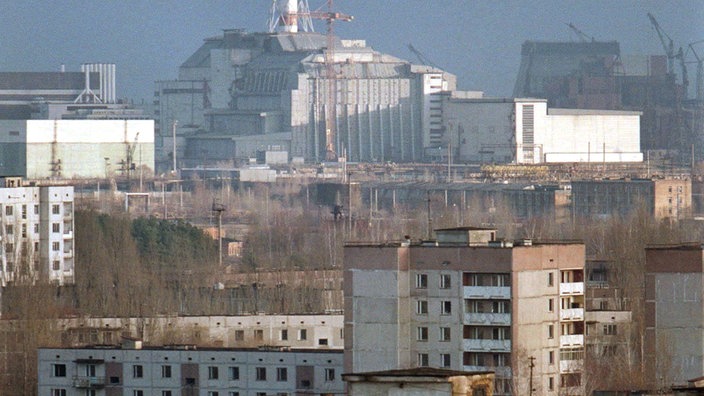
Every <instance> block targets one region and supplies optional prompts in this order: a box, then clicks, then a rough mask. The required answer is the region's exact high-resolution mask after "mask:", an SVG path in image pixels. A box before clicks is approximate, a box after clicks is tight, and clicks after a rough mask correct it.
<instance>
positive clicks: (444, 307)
mask: <svg viewBox="0 0 704 396" xmlns="http://www.w3.org/2000/svg"><path fill="white" fill-rule="evenodd" d="M451 313H452V301H441V302H440V314H441V315H449V314H451Z"/></svg>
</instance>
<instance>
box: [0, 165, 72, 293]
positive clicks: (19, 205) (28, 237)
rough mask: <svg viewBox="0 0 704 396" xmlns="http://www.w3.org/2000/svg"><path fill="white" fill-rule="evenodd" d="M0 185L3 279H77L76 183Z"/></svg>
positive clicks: (3, 283)
mask: <svg viewBox="0 0 704 396" xmlns="http://www.w3.org/2000/svg"><path fill="white" fill-rule="evenodd" d="M2 185H3V186H4V187H0V216H2V227H0V236H1V240H0V245H1V246H2V249H1V250H0V254H2V261H1V262H0V285H1V286H6V285H7V284H8V283H9V282H19V281H23V282H34V281H36V280H48V281H50V282H55V283H57V284H59V285H64V284H71V283H73V282H74V246H75V244H74V234H73V230H74V216H73V211H74V207H73V186H31V187H22V182H21V179H20V178H5V179H2Z"/></svg>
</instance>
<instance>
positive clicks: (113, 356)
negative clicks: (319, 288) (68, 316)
mask: <svg viewBox="0 0 704 396" xmlns="http://www.w3.org/2000/svg"><path fill="white" fill-rule="evenodd" d="M38 352H39V353H38V379H39V385H38V392H39V394H40V395H52V396H79V395H80V396H84V395H86V394H89V395H92V394H101V395H106V396H116V395H134V396H146V395H161V396H177V395H208V396H220V395H222V396H255V395H273V394H275V395H284V394H285V395H294V394H316V395H328V394H342V393H344V390H345V386H344V383H343V381H342V378H341V374H342V351H341V350H327V351H324V350H305V349H304V350H296V349H287V348H275V347H269V348H267V347H262V348H237V349H226V348H195V347H193V346H192V345H191V346H189V345H182V346H172V347H146V346H145V347H143V346H142V342H141V341H139V340H131V339H126V340H124V342H123V344H122V347H119V346H118V347H93V348H77V349H68V348H65V349H62V348H40V349H39V351H38Z"/></svg>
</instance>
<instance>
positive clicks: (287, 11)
mask: <svg viewBox="0 0 704 396" xmlns="http://www.w3.org/2000/svg"><path fill="white" fill-rule="evenodd" d="M279 9H280V10H281V16H280V17H279V18H277V19H276V21H277V23H278V25H279V26H283V31H284V32H292V33H295V32H297V31H298V21H299V20H305V19H320V20H324V21H325V22H326V23H327V32H326V39H327V47H326V48H325V51H324V58H325V76H324V77H325V80H326V81H327V88H328V92H327V100H326V102H325V159H326V160H327V161H337V160H338V156H337V152H336V150H335V137H336V128H335V124H336V123H337V111H336V106H337V83H336V80H337V74H336V73H335V31H334V24H335V21H345V22H349V21H351V20H353V19H354V17H353V16H351V15H347V14H343V13H341V12H335V11H333V0H327V11H320V10H316V11H309V10H308V6H307V2H305V3H303V2H302V3H301V7H300V9H299V4H298V3H297V2H296V0H286V1H285V3H284V4H283V5H282V6H280V7H279ZM272 21H274V18H273V17H272ZM270 28H271V26H270Z"/></svg>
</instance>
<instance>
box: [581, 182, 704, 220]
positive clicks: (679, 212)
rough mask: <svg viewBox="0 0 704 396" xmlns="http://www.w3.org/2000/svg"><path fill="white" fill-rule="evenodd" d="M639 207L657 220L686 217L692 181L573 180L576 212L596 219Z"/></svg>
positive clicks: (689, 213) (690, 198)
mask: <svg viewBox="0 0 704 396" xmlns="http://www.w3.org/2000/svg"><path fill="white" fill-rule="evenodd" d="M638 210H644V211H645V213H647V214H649V215H651V216H654V217H655V218H656V219H666V218H667V219H673V220H677V219H683V218H687V217H689V216H690V215H691V211H692V182H691V180H689V179H686V178H680V179H673V178H668V179H606V180H573V181H572V214H573V215H574V216H576V217H585V218H594V217H610V216H614V215H615V216H626V215H629V214H633V213H635V212H636V211H638Z"/></svg>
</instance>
